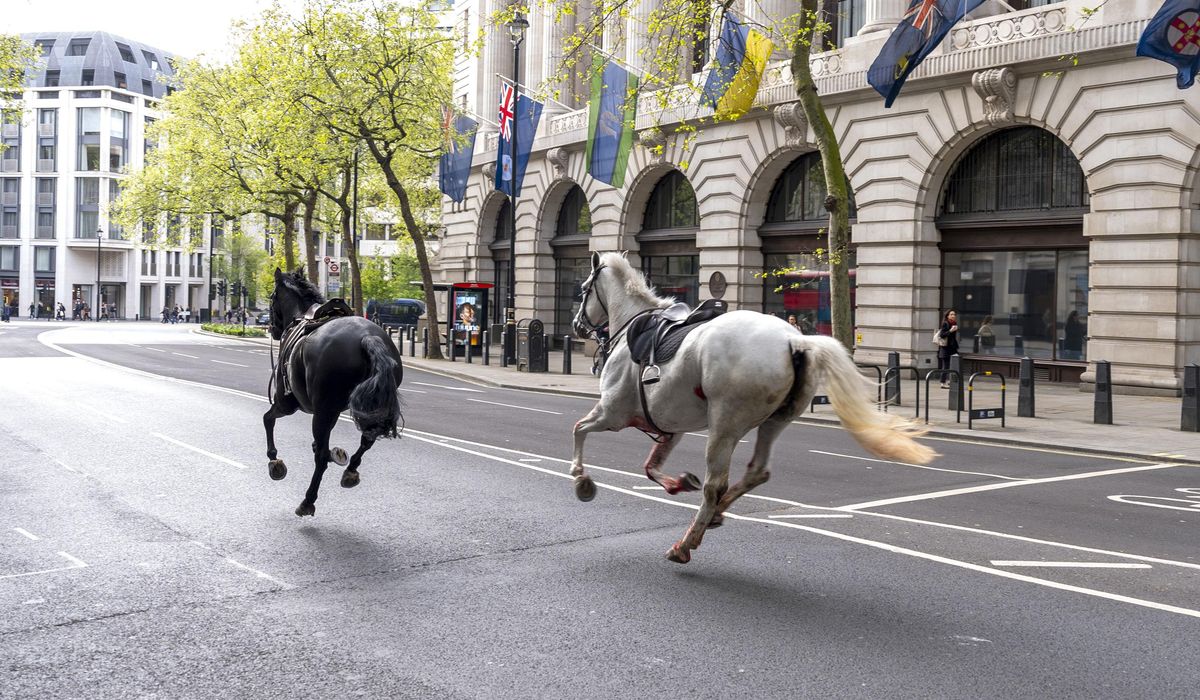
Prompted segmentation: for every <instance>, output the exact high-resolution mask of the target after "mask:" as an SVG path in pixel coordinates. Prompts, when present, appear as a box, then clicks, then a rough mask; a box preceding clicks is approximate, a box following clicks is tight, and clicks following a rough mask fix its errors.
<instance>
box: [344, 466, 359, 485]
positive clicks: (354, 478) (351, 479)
mask: <svg viewBox="0 0 1200 700" xmlns="http://www.w3.org/2000/svg"><path fill="white" fill-rule="evenodd" d="M355 486H358V472H352V471H350V470H349V469H347V470H346V471H344V472H342V488H344V489H352V488H354V487H355Z"/></svg>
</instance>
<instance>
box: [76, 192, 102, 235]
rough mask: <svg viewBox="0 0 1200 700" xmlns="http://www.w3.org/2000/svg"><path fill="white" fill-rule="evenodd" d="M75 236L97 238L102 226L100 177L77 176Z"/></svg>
mask: <svg viewBox="0 0 1200 700" xmlns="http://www.w3.org/2000/svg"><path fill="white" fill-rule="evenodd" d="M75 186H76V195H75V197H76V199H75V201H76V203H77V204H76V207H77V209H76V218H75V238H95V237H96V231H97V229H99V228H100V178H98V177H78V178H75Z"/></svg>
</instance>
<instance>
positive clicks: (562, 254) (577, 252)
mask: <svg viewBox="0 0 1200 700" xmlns="http://www.w3.org/2000/svg"><path fill="white" fill-rule="evenodd" d="M591 234H592V213H591V210H590V209H589V208H588V203H587V197H586V196H585V195H584V193H583V189H582V188H580V187H579V185H574V186H572V187H571V190H570V191H569V192H567V196H566V198H565V199H563V203H562V205H561V206H560V207H559V209H558V219H557V221H556V222H555V225H554V237H553V238H552V239H550V247H551V248H552V249H553V250H554V326H553V329H554V330H553V332H554V335H555V337H556V338H561V337H562V336H564V335H568V334H570V333H571V319H572V318H574V317H575V311H576V310H577V309H578V307H579V287H580V285H582V284H583V282H584V281H585V280H586V279H587V277H588V274H589V273H590V272H591V257H590V252H589V250H588V239H589V237H590V236H591Z"/></svg>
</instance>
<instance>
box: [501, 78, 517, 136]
mask: <svg viewBox="0 0 1200 700" xmlns="http://www.w3.org/2000/svg"><path fill="white" fill-rule="evenodd" d="M516 99H517V91H516V90H515V89H514V88H513V86H512V85H501V86H500V136H502V137H503V138H504V139H505V140H506V141H512V123H513V109H514V107H513V103H514V102H515V101H516Z"/></svg>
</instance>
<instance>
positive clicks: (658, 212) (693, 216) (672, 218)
mask: <svg viewBox="0 0 1200 700" xmlns="http://www.w3.org/2000/svg"><path fill="white" fill-rule="evenodd" d="M699 225H700V211H699V209H697V208H696V193H695V191H694V190H693V189H692V186H691V184H690V183H689V182H688V181H687V178H686V177H684V176H683V173H681V172H679V171H678V170H675V171H672V172H671V173H669V174H667V175H666V176H664V177H663V179H661V180H659V181H658V184H657V185H655V186H654V191H653V192H651V193H650V202H649V203H648V204H647V205H646V216H645V218H644V219H643V221H642V229H643V230H644V231H654V230H660V229H672V228H695V227H697V226H699Z"/></svg>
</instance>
